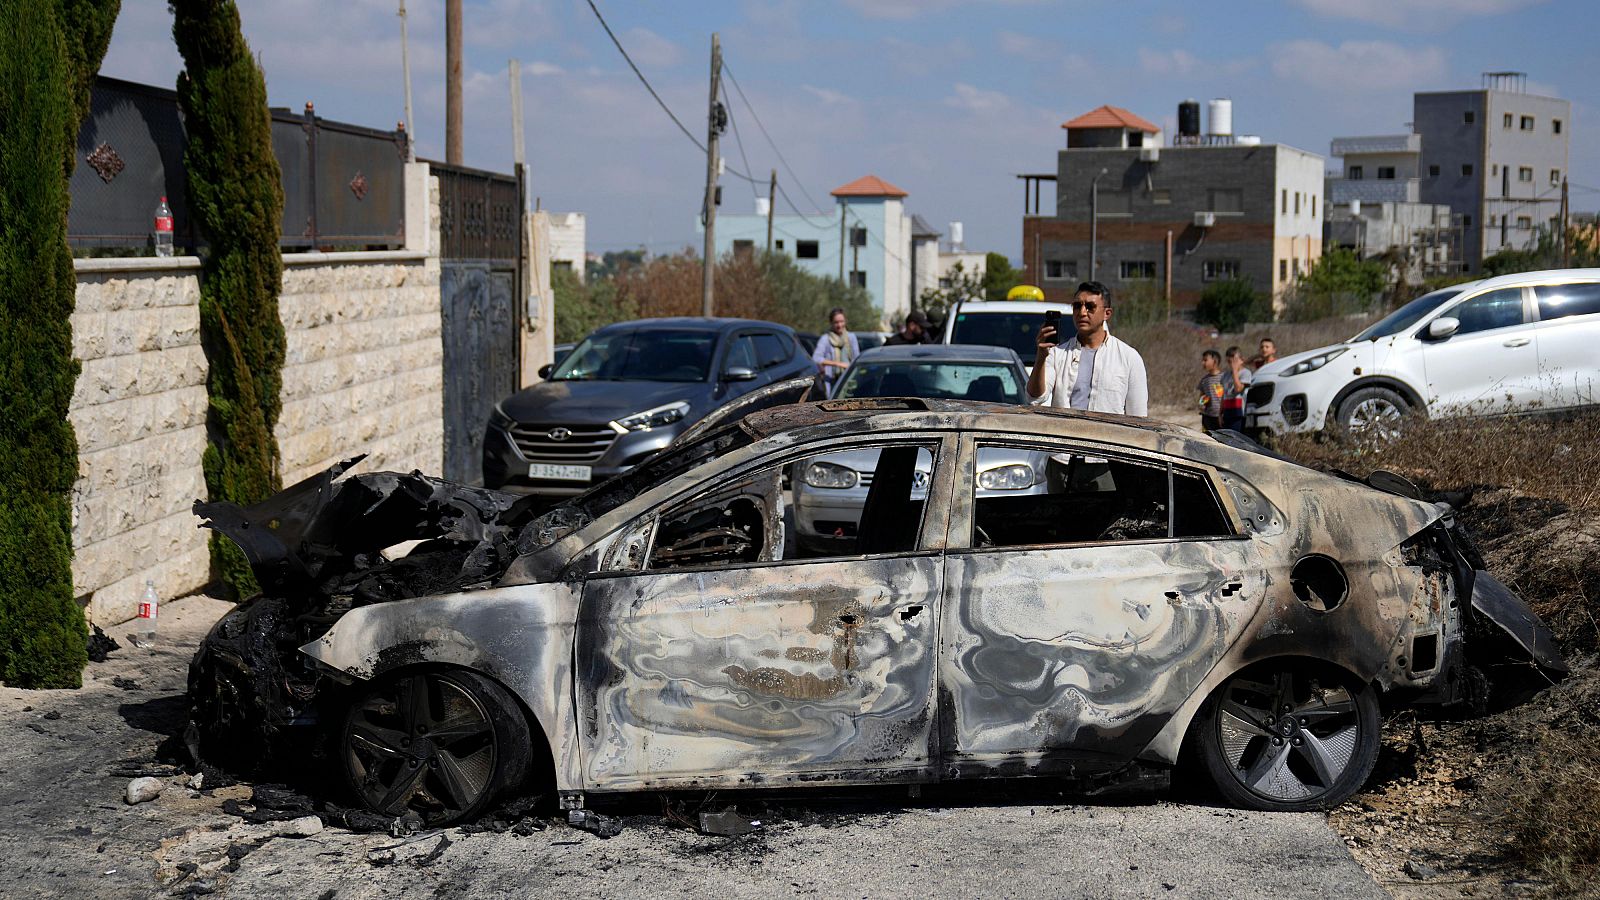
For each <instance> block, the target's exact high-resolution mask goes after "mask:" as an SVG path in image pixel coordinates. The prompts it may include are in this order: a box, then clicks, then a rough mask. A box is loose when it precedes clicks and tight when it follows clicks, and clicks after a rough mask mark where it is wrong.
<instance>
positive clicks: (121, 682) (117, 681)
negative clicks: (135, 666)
mask: <svg viewBox="0 0 1600 900" xmlns="http://www.w3.org/2000/svg"><path fill="white" fill-rule="evenodd" d="M111 683H112V684H113V685H115V686H117V687H119V688H122V689H123V690H125V691H141V690H144V688H141V687H140V686H139V682H137V681H134V680H133V679H132V678H125V677H123V676H121V675H118V676H117V677H115V678H113V679H111Z"/></svg>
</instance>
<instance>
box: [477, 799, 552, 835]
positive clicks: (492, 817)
mask: <svg viewBox="0 0 1600 900" xmlns="http://www.w3.org/2000/svg"><path fill="white" fill-rule="evenodd" d="M542 799H544V798H543V797H541V796H540V795H537V794H535V795H533V796H528V797H516V798H513V799H512V800H510V801H509V802H507V803H504V804H502V805H501V806H500V807H499V808H498V809H496V810H494V811H493V812H490V813H487V814H485V815H484V816H482V817H481V818H479V819H478V821H476V822H471V823H468V824H466V825H463V826H461V830H462V832H463V833H465V834H477V833H480V832H489V833H491V834H505V833H506V832H508V831H509V832H511V833H512V834H515V835H517V836H518V837H527V836H528V835H530V834H533V833H534V832H536V831H543V830H544V822H542V821H540V820H539V819H537V818H536V817H534V815H533V810H534V808H535V807H536V806H538V805H539V802H540V801H541V800H542Z"/></svg>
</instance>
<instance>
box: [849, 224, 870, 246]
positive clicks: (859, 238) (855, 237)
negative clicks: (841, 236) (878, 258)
mask: <svg viewBox="0 0 1600 900" xmlns="http://www.w3.org/2000/svg"><path fill="white" fill-rule="evenodd" d="M866 245H867V230H866V229H865V228H852V229H850V246H852V247H865V246H866Z"/></svg>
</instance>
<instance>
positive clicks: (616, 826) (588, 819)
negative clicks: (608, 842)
mask: <svg viewBox="0 0 1600 900" xmlns="http://www.w3.org/2000/svg"><path fill="white" fill-rule="evenodd" d="M567 824H568V825H571V826H572V827H573V828H579V829H582V830H584V831H587V832H589V833H590V834H593V835H595V836H597V837H603V838H614V837H616V836H617V835H619V834H621V833H622V820H621V819H618V818H616V817H614V816H602V815H600V814H599V813H597V812H595V811H594V810H592V809H569V810H567Z"/></svg>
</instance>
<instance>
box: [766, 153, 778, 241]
mask: <svg viewBox="0 0 1600 900" xmlns="http://www.w3.org/2000/svg"><path fill="white" fill-rule="evenodd" d="M777 193H778V170H777V169H773V170H772V180H771V181H768V182H767V252H768V253H771V252H772V209H773V202H772V201H773V198H774V197H776V196H777Z"/></svg>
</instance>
